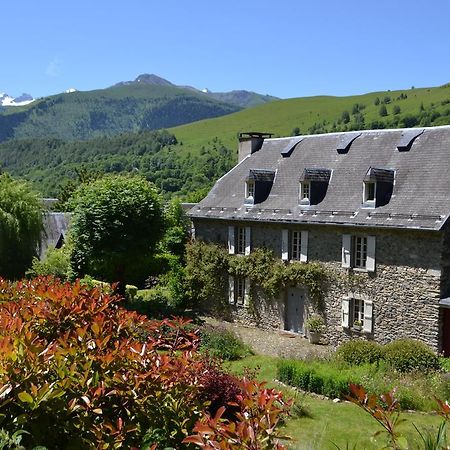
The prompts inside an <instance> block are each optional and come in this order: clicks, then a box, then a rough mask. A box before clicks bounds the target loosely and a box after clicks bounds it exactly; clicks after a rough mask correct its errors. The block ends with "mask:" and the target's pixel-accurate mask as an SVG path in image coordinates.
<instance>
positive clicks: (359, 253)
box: [352, 236, 367, 269]
mask: <svg viewBox="0 0 450 450" xmlns="http://www.w3.org/2000/svg"><path fill="white" fill-rule="evenodd" d="M352 239H353V252H354V255H353V261H354V267H357V268H358V269H365V268H366V267H367V236H353V237H352Z"/></svg>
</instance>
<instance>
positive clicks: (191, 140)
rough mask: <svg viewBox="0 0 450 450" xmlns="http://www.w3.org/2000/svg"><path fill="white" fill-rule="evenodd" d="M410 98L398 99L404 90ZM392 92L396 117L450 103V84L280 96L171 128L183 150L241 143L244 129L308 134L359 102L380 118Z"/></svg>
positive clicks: (369, 117)
mask: <svg viewBox="0 0 450 450" xmlns="http://www.w3.org/2000/svg"><path fill="white" fill-rule="evenodd" d="M402 93H404V94H406V95H407V98H406V99H402V100H396V99H397V97H399V96H400V94H402ZM385 96H390V97H391V99H392V102H391V103H390V104H388V105H386V106H387V110H388V113H389V115H388V117H386V119H389V118H391V117H392V108H393V106H394V105H398V106H400V108H401V113H400V116H404V115H405V114H417V113H418V111H419V108H420V105H421V104H423V105H424V107H425V108H427V107H428V106H430V105H431V104H432V103H434V104H435V105H436V107H437V109H438V110H439V111H442V110H444V109H448V108H449V107H450V105H448V104H447V105H441V102H443V101H446V100H450V84H447V85H445V86H443V87H435V88H420V89H406V90H401V91H388V92H372V93H369V94H364V95H355V96H350V97H330V96H319V97H305V98H294V99H288V100H279V101H275V102H271V103H268V104H265V105H261V106H257V107H255V108H251V109H247V110H243V111H240V112H237V113H234V114H230V115H227V116H223V117H220V118H217V119H208V120H202V121H199V122H196V123H193V124H188V125H183V126H179V127H175V128H172V129H171V131H172V132H173V133H174V134H175V135H176V136H177V139H178V140H181V141H182V142H183V144H184V145H183V146H182V147H180V148H179V151H181V152H188V151H194V152H195V151H198V150H199V149H200V148H201V147H202V146H206V143H207V141H208V140H210V139H211V138H212V137H214V136H217V137H218V138H219V139H220V140H221V142H222V143H223V144H224V145H225V146H226V147H228V148H236V147H237V140H236V137H237V133H239V132H241V131H263V132H270V133H274V134H275V136H290V135H291V134H292V130H293V129H294V128H295V127H299V128H300V130H301V133H303V134H308V129H309V128H310V127H311V126H312V125H313V124H314V123H317V122H322V121H324V120H325V121H327V122H333V121H335V120H337V119H339V118H340V117H341V115H342V112H343V111H345V110H346V111H348V112H349V113H350V114H351V112H352V107H353V105H354V104H355V103H359V104H363V105H365V106H366V108H365V109H364V110H363V111H362V114H363V115H364V118H365V122H366V124H367V123H370V122H371V121H373V120H380V119H381V117H380V115H379V109H380V105H378V106H376V105H374V100H375V98H376V97H378V98H380V99H383V98H384V97H385Z"/></svg>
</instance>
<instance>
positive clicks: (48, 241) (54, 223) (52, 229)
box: [39, 212, 70, 259]
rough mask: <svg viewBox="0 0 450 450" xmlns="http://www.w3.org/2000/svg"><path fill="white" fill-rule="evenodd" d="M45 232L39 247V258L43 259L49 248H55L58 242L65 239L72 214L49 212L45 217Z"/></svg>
mask: <svg viewBox="0 0 450 450" xmlns="http://www.w3.org/2000/svg"><path fill="white" fill-rule="evenodd" d="M42 222H43V225H44V232H43V234H42V238H41V243H40V246H39V258H40V259H42V258H43V257H44V255H45V252H46V251H47V249H48V248H55V247H56V245H57V244H58V242H60V239H61V236H62V239H65V237H66V235H67V230H68V229H69V222H70V214H69V213H63V212H47V213H45V214H44V217H43V220H42Z"/></svg>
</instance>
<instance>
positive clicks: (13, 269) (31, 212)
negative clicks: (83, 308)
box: [0, 174, 43, 279]
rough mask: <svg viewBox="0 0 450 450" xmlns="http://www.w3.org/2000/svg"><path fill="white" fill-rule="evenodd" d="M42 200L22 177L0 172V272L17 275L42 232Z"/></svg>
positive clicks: (5, 275) (18, 275)
mask: <svg viewBox="0 0 450 450" xmlns="http://www.w3.org/2000/svg"><path fill="white" fill-rule="evenodd" d="M42 230H43V228H42V201H41V199H40V196H39V195H38V194H37V193H36V192H35V191H34V190H33V189H32V188H31V187H30V185H29V184H28V183H26V182H24V181H18V180H14V179H13V178H12V177H11V176H10V175H8V174H2V175H0V275H2V276H3V277H6V278H9V279H17V278H21V277H22V276H23V275H24V273H25V270H26V269H28V268H29V267H30V265H31V261H32V259H33V256H36V254H37V250H38V245H39V241H40V238H41V234H42Z"/></svg>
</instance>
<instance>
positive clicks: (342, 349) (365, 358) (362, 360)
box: [336, 340, 383, 366]
mask: <svg viewBox="0 0 450 450" xmlns="http://www.w3.org/2000/svg"><path fill="white" fill-rule="evenodd" d="M336 356H337V358H338V359H341V360H342V361H345V362H346V363H347V364H351V365H356V366H359V365H361V364H373V363H378V362H379V361H380V360H381V359H382V358H383V347H382V346H381V345H380V344H377V343H376V342H373V341H360V340H353V341H348V342H345V343H343V344H341V345H340V346H339V347H338V349H337V352H336Z"/></svg>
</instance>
